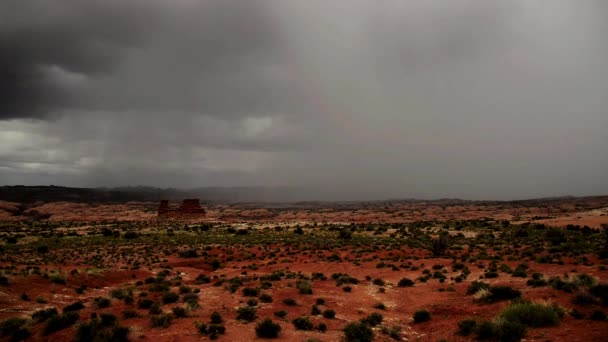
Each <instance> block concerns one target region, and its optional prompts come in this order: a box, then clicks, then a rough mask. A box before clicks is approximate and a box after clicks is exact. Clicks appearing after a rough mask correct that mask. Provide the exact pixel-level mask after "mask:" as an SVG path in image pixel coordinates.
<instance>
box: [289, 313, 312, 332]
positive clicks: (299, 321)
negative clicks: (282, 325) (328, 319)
mask: <svg viewBox="0 0 608 342" xmlns="http://www.w3.org/2000/svg"><path fill="white" fill-rule="evenodd" d="M291 323H293V326H294V327H295V328H296V330H312V328H313V324H312V322H311V321H310V318H308V316H302V317H298V318H296V319H294V320H293V321H291Z"/></svg>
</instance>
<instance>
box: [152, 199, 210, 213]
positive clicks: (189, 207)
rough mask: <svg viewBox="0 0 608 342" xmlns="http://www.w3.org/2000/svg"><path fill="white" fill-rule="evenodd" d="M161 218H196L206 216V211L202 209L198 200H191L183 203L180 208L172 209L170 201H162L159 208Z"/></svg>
mask: <svg viewBox="0 0 608 342" xmlns="http://www.w3.org/2000/svg"><path fill="white" fill-rule="evenodd" d="M158 216H159V217H192V216H194V217H196V216H205V209H204V208H203V207H201V204H200V202H199V199H198V198H189V199H185V200H183V201H182V204H181V205H180V206H179V207H177V208H176V207H171V206H170V205H169V201H168V200H161V201H160V204H159V206H158Z"/></svg>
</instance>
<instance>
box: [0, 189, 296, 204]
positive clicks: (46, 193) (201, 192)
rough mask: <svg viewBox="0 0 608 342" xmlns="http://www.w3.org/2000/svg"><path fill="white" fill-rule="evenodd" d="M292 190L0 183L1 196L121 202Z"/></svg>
mask: <svg viewBox="0 0 608 342" xmlns="http://www.w3.org/2000/svg"><path fill="white" fill-rule="evenodd" d="M291 196H293V192H290V191H286V189H284V188H263V187H225V188H224V187H207V188H197V189H188V190H182V189H174V188H166V189H163V188H154V187H144V186H138V187H117V188H72V187H64V186H53V185H51V186H23V185H13V186H0V200H4V201H10V202H19V203H33V202H38V201H42V202H56V201H68V202H84V203H90V202H94V203H123V202H129V201H159V200H161V199H169V200H181V199H184V198H200V199H201V200H202V201H204V202H216V203H234V202H273V201H277V202H281V201H285V202H292V201H295V200H296V198H295V197H291Z"/></svg>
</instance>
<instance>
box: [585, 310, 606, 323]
mask: <svg viewBox="0 0 608 342" xmlns="http://www.w3.org/2000/svg"><path fill="white" fill-rule="evenodd" d="M589 319H591V320H594V321H605V320H606V319H607V316H606V313H605V312H604V311H602V310H594V311H593V312H592V313H591V315H590V316H589Z"/></svg>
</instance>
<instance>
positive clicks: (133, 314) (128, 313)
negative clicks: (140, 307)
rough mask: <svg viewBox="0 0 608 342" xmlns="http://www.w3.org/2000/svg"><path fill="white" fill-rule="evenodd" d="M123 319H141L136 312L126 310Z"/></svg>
mask: <svg viewBox="0 0 608 342" xmlns="http://www.w3.org/2000/svg"><path fill="white" fill-rule="evenodd" d="M122 317H123V318H125V319H128V318H137V317H139V314H138V313H137V311H135V310H125V311H123V312H122Z"/></svg>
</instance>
